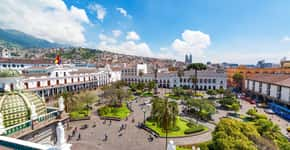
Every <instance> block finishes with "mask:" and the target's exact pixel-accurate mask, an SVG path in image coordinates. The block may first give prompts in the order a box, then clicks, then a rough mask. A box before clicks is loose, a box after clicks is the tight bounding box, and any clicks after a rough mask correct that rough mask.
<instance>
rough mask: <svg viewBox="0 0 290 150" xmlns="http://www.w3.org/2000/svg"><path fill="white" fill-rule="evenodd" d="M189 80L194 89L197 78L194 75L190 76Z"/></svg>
mask: <svg viewBox="0 0 290 150" xmlns="http://www.w3.org/2000/svg"><path fill="white" fill-rule="evenodd" d="M190 81H191V83H192V84H193V85H194V87H193V88H194V89H196V83H197V78H196V77H195V76H190ZM194 94H196V93H194ZM194 96H195V95H194Z"/></svg>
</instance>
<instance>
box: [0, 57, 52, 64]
mask: <svg viewBox="0 0 290 150" xmlns="http://www.w3.org/2000/svg"><path fill="white" fill-rule="evenodd" d="M0 63H18V64H53V60H48V59H16V58H0Z"/></svg>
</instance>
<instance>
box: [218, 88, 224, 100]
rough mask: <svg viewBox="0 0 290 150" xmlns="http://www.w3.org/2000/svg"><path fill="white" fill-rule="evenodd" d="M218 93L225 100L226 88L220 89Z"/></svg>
mask: <svg viewBox="0 0 290 150" xmlns="http://www.w3.org/2000/svg"><path fill="white" fill-rule="evenodd" d="M216 91H217V93H218V94H219V95H220V98H223V97H224V93H225V90H224V88H219V89H217V90H216Z"/></svg>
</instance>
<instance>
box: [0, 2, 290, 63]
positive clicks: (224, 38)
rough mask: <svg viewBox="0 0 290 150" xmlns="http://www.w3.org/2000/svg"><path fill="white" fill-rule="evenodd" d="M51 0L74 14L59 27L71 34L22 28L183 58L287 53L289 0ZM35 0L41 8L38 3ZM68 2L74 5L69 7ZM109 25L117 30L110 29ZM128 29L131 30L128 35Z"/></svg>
mask: <svg viewBox="0 0 290 150" xmlns="http://www.w3.org/2000/svg"><path fill="white" fill-rule="evenodd" d="M7 1H8V0H7ZM28 1H33V0H28ZM52 1H55V3H53V4H51V2H47V5H49V7H53V8H55V10H57V9H59V8H60V4H61V2H62V3H63V2H64V4H65V5H66V9H67V10H66V12H65V13H67V15H68V16H71V15H75V16H76V19H74V20H72V21H71V22H69V23H70V24H73V25H75V24H76V26H73V25H72V29H71V30H69V31H67V32H66V33H63V34H65V35H70V34H72V35H71V36H70V37H74V38H75V40H71V41H65V40H63V41H62V40H60V41H58V39H60V38H57V37H55V35H54V36H52V35H47V36H43V35H46V34H45V33H43V34H41V35H40V34H39V32H37V33H32V31H29V30H28V29H27V30H24V29H23V31H24V32H27V33H31V34H35V35H36V36H38V37H45V38H47V39H49V40H51V41H53V42H63V43H69V42H72V43H73V42H74V43H76V41H81V42H79V43H77V45H81V46H86V47H92V48H102V49H106V50H110V51H113V52H119V53H126V54H134V55H141V56H150V57H161V58H174V59H178V60H182V59H183V56H184V54H185V53H192V54H193V56H194V61H203V62H206V61H213V62H224V61H227V62H237V63H256V61H257V60H259V59H266V60H267V61H270V62H276V63H278V61H279V60H280V59H281V58H282V57H283V56H287V55H289V54H290V38H289V37H290V28H289V27H290V9H289V6H290V1H273V0H235V1H233V0H219V1H218V0H211V1H209V0H182V1H177V0H167V1H164V0H64V1H61V0H60V1H61V2H59V1H58V0H52ZM7 3H8V2H7ZM19 3H20V1H19ZM21 3H23V2H21ZM7 5H8V4H7ZM34 5H36V4H34ZM39 5H41V8H42V7H43V8H46V6H45V4H43V3H42V4H39ZM29 6H30V5H29ZM72 7H75V8H76V10H78V11H75V12H76V13H73V11H72ZM0 8H1V4H0ZM117 8H118V9H123V10H124V11H125V12H126V14H124V12H123V14H122V13H120V11H119V10H118V9H117ZM100 9H101V11H99V10H100ZM39 11H40V12H42V11H43V9H41V10H39ZM23 12H24V10H23ZM61 12H62V11H61ZM104 12H105V13H104ZM100 13H101V14H100ZM102 13H103V14H102ZM38 14H42V13H38ZM50 15H52V14H50ZM52 16H53V15H52ZM35 18H37V16H35ZM1 19H2V18H1V15H0V27H1V24H2V27H4V28H12V27H13V28H16V27H14V26H12V25H10V24H9V25H7V23H6V24H5V22H4V23H1ZM52 20H53V19H52ZM63 20H66V19H63ZM10 22H11V21H10ZM60 23H63V24H66V22H60ZM3 24H4V25H5V26H4V25H3ZM15 24H16V23H15ZM46 24H47V23H46ZM46 24H44V25H43V26H45V25H46ZM59 28H61V27H59ZM67 28H68V27H67V26H66V27H65V29H67ZM47 29H49V27H48V28H47ZM73 29H75V31H76V32H73V31H74V30H73ZM55 30H56V29H55ZM112 31H118V33H119V34H116V35H114V34H113V33H112ZM129 32H130V35H131V36H129V37H128V34H129ZM133 32H134V33H133ZM77 33H78V34H77ZM55 34H57V32H56V33H55ZM62 36H63V35H60V37H62ZM182 36H184V37H182ZM288 36H289V37H288Z"/></svg>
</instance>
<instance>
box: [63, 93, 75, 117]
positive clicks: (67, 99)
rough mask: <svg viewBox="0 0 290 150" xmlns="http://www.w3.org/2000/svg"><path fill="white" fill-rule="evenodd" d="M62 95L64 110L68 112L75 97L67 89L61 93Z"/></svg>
mask: <svg viewBox="0 0 290 150" xmlns="http://www.w3.org/2000/svg"><path fill="white" fill-rule="evenodd" d="M62 97H63V99H64V105H65V111H66V112H67V113H68V112H70V111H71V110H72V108H73V107H74V106H75V104H76V97H75V96H74V95H73V93H71V92H67V91H65V92H64V93H62Z"/></svg>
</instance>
